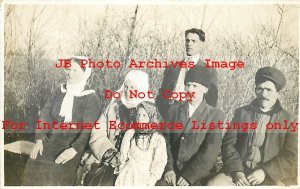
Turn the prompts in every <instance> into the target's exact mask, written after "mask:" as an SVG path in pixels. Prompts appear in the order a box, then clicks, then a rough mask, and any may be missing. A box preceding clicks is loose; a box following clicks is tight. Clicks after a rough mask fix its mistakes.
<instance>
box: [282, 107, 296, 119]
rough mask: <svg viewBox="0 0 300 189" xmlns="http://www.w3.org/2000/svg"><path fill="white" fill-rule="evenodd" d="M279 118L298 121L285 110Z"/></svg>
mask: <svg viewBox="0 0 300 189" xmlns="http://www.w3.org/2000/svg"><path fill="white" fill-rule="evenodd" d="M278 114H279V116H280V117H281V118H282V119H286V120H289V121H295V120H297V118H296V116H293V115H292V114H290V113H289V112H288V111H286V110H285V109H283V108H282V110H280V111H279V112H278Z"/></svg>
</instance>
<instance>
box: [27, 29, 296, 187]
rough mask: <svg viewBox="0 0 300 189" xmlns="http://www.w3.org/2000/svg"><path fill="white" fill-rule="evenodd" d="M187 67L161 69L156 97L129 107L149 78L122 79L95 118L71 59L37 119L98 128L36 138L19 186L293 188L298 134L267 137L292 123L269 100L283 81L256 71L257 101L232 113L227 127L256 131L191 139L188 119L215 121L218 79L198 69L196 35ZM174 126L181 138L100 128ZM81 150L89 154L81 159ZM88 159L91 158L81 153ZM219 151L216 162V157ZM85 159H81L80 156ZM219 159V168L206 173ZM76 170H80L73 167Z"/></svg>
mask: <svg viewBox="0 0 300 189" xmlns="http://www.w3.org/2000/svg"><path fill="white" fill-rule="evenodd" d="M185 40H186V54H187V57H186V59H188V60H191V61H194V62H195V63H196V65H195V67H194V68H190V69H188V68H180V67H176V68H167V69H166V70H165V71H164V78H163V82H162V86H161V88H160V90H159V91H160V92H159V94H158V96H157V97H156V100H155V102H154V101H153V99H148V98H146V99H145V98H144V99H140V98H130V97H129V96H130V91H133V90H138V91H139V92H147V91H148V90H149V78H148V74H147V73H146V72H144V71H140V70H131V71H129V72H128V73H127V75H126V77H125V79H124V83H123V84H122V86H121V87H120V89H119V90H118V92H119V93H120V94H121V98H120V99H113V100H112V101H111V102H110V103H109V104H108V106H107V107H106V108H105V111H104V112H102V113H101V112H100V108H99V106H100V103H99V100H98V97H97V95H96V94H95V91H94V90H90V89H89V88H88V87H87V86H86V82H87V79H88V78H89V76H90V74H91V69H90V68H88V67H86V68H81V67H80V60H82V59H86V58H85V57H73V58H72V59H71V67H70V68H67V69H65V72H66V74H67V83H66V84H62V85H61V86H60V88H59V89H58V90H57V91H55V92H54V93H53V94H52V95H51V96H50V97H49V99H48V101H47V102H46V104H45V106H44V108H43V109H42V111H41V114H40V118H39V119H40V120H42V121H47V122H51V121H53V120H55V121H57V122H71V121H72V122H83V123H87V122H91V123H93V122H94V121H98V122H99V124H100V128H101V129H93V130H92V131H86V130H85V131H82V130H59V131H57V130H51V131H37V133H36V138H35V141H36V143H35V145H34V147H33V150H32V152H31V154H30V159H29V160H28V162H27V166H26V169H25V171H24V177H23V183H22V184H23V185H74V184H75V182H76V178H77V179H78V176H77V175H78V172H79V171H78V168H79V167H81V169H82V171H81V173H82V174H81V178H82V180H83V185H115V186H154V185H156V186H195V185H198V186H199V185H212V186H215V185H223V186H225V185H232V186H233V185H236V186H250V185H294V184H297V167H298V162H297V158H298V156H297V155H298V151H297V147H298V146H297V136H298V135H297V132H291V130H267V129H266V127H265V126H266V124H267V123H268V122H277V123H278V122H279V123H282V122H284V121H287V122H295V121H297V120H296V119H295V117H293V116H291V115H290V114H289V113H288V112H287V111H286V110H284V109H283V108H282V106H281V104H280V101H279V99H278V97H279V91H280V90H281V89H283V88H284V86H285V84H286V78H285V76H284V74H283V73H282V72H281V71H280V70H278V69H276V68H272V67H263V68H260V69H258V70H257V72H256V76H255V85H256V87H255V93H256V96H257V97H256V98H255V99H254V100H253V102H251V104H249V105H246V106H243V107H241V108H238V109H237V110H236V111H235V114H234V117H233V119H232V122H242V123H245V122H248V123H253V122H255V123H256V125H257V128H256V129H255V130H249V131H247V132H242V130H239V129H233V130H228V131H227V132H226V134H225V135H224V137H223V135H222V131H221V130H192V128H191V124H192V121H193V120H196V121H199V122H200V121H202V122H205V123H206V122H207V123H208V122H216V123H217V122H218V121H221V122H223V121H224V120H225V114H224V112H223V111H222V110H219V109H217V108H216V104H217V100H218V86H217V84H218V74H217V72H216V71H215V70H214V69H211V68H205V67H204V65H203V63H204V62H203V61H202V60H201V59H200V53H201V50H202V48H203V42H204V41H205V33H204V32H203V31H202V30H201V29H196V28H192V29H190V30H187V31H186V32H185ZM165 89H168V90H170V91H174V92H182V91H186V92H191V93H194V96H193V99H192V100H189V101H184V102H180V101H179V100H178V99H168V100H166V99H163V98H162V96H161V91H163V90H165ZM110 121H116V123H119V122H125V123H132V122H138V123H150V124H151V123H158V122H160V121H164V122H180V123H182V124H183V129H182V130H173V131H171V130H163V131H157V130H154V129H147V128H144V129H140V130H138V129H129V130H126V131H124V130H118V129H114V130H112V129H109V122H110ZM88 149H89V150H88ZM87 151H90V153H87ZM220 152H221V153H220ZM84 154H85V155H84ZM220 154H221V157H222V160H223V167H222V169H221V170H218V171H217V170H216V167H215V164H216V162H217V158H218V156H219V155H220ZM82 164H83V165H82Z"/></svg>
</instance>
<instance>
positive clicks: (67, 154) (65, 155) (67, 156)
mask: <svg viewBox="0 0 300 189" xmlns="http://www.w3.org/2000/svg"><path fill="white" fill-rule="evenodd" d="M76 154H77V152H76V150H75V149H74V148H68V149H66V150H65V151H63V152H62V153H61V154H60V155H59V156H58V157H57V158H56V160H55V163H57V164H60V163H61V164H65V163H67V162H68V161H69V160H71V159H72V158H73V157H74V156H75V155H76Z"/></svg>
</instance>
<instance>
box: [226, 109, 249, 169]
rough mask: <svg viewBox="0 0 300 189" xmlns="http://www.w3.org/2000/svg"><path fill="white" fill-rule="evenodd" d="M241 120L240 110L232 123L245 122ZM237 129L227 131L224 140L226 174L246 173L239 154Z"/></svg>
mask: <svg viewBox="0 0 300 189" xmlns="http://www.w3.org/2000/svg"><path fill="white" fill-rule="evenodd" d="M240 119H241V113H240V110H239V109H238V110H237V111H236V112H235V114H234V117H233V119H232V121H231V122H232V123H235V122H243V121H242V120H240ZM237 132H238V131H237V130H236V129H232V130H227V131H226V134H225V136H224V139H223V144H222V147H221V150H222V160H223V163H224V165H223V167H224V170H225V172H226V173H229V174H232V173H233V172H244V167H243V164H242V160H241V157H240V154H239V152H238V151H237V149H236V142H237V134H238V133H237Z"/></svg>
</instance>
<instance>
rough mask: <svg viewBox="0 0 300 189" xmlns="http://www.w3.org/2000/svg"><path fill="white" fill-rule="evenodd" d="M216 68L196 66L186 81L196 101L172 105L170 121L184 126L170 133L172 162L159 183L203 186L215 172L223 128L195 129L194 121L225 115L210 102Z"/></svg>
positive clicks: (215, 118) (206, 120)
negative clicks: (209, 93) (207, 100)
mask: <svg viewBox="0 0 300 189" xmlns="http://www.w3.org/2000/svg"><path fill="white" fill-rule="evenodd" d="M214 72H215V70H213V69H211V70H210V69H207V68H205V67H203V66H200V65H196V66H195V67H194V68H193V69H190V70H189V71H187V74H186V77H185V80H184V84H185V89H186V91H187V92H191V93H193V92H194V94H195V95H194V97H193V99H192V101H185V102H184V103H182V104H180V105H179V106H172V107H171V108H170V111H169V112H168V115H167V118H166V120H167V122H176V123H181V124H182V125H183V129H182V130H179V131H169V132H168V133H166V135H165V136H166V142H167V153H168V162H167V165H166V167H165V171H164V174H163V177H162V179H161V180H159V181H158V182H157V184H156V185H159V186H168V185H171V186H188V185H203V184H205V183H206V182H207V178H208V177H209V176H210V175H211V173H212V172H213V169H214V165H215V163H216V161H217V156H218V153H219V151H220V148H221V142H222V133H221V131H220V130H207V129H206V130H193V127H192V124H193V123H192V122H193V121H196V122H201V121H203V122H205V123H208V122H215V123H217V122H218V121H221V122H222V121H223V120H224V118H225V115H224V113H223V112H222V111H221V110H218V109H216V108H215V107H213V106H210V105H208V104H207V103H206V100H205V98H204V95H205V93H207V91H208V90H209V88H210V87H211V86H212V85H213V80H214V78H213V76H214V75H216V73H214Z"/></svg>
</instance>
